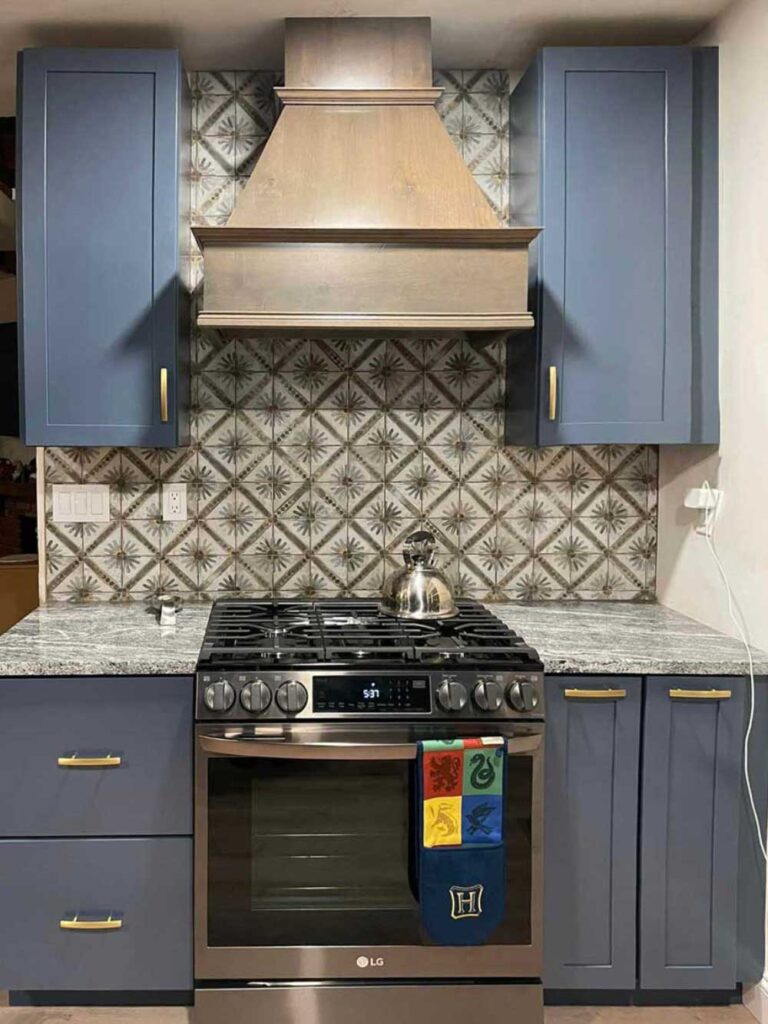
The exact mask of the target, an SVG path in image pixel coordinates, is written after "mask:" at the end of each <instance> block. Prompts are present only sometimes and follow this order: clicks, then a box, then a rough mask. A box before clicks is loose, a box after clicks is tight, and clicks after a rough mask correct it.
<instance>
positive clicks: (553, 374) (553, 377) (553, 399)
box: [548, 366, 557, 421]
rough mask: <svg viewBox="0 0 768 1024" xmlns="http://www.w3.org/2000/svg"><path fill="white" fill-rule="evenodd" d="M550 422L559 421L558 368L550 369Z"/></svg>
mask: <svg viewBox="0 0 768 1024" xmlns="http://www.w3.org/2000/svg"><path fill="white" fill-rule="evenodd" d="M548 416H549V419H550V421H553V420H555V419H557V367H556V366H550V368H549V410H548Z"/></svg>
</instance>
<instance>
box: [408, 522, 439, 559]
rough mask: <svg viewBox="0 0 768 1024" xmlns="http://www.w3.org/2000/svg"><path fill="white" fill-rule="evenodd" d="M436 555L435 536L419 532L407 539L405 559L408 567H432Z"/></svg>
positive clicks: (426, 532)
mask: <svg viewBox="0 0 768 1024" xmlns="http://www.w3.org/2000/svg"><path fill="white" fill-rule="evenodd" d="M434 553H435V535H434V534H433V533H430V532H429V530H417V531H416V532H415V533H411V534H409V535H408V536H407V537H406V538H405V547H404V548H403V559H404V560H405V564H406V565H422V564H423V565H430V564H431V562H432V559H433V557H434Z"/></svg>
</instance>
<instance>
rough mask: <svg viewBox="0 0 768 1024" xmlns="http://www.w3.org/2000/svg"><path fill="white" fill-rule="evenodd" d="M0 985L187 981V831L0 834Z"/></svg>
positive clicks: (40, 987)
mask: <svg viewBox="0 0 768 1024" xmlns="http://www.w3.org/2000/svg"><path fill="white" fill-rule="evenodd" d="M110 919H111V920H110ZM83 922H87V923H91V924H99V923H100V924H101V928H98V927H97V928H94V929H84V930H79V929H78V928H77V927H76V926H77V924H78V923H80V924H81V925H82V923H83ZM115 922H118V923H119V924H117V923H115ZM110 925H111V927H110ZM0 987H2V988H4V989H20V990H31V991H46V990H48V991H51V990H52V991H81V992H90V991H92V992H97V991H110V990H112V991H117V992H120V991H136V990H138V991H145V992H147V991H154V990H157V991H160V990H169V989H170V990H172V991H184V990H187V989H191V988H192V840H191V839H182V838H165V839H33V840H14V839H6V840H2V841H0Z"/></svg>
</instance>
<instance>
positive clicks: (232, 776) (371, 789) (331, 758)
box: [195, 600, 544, 1024]
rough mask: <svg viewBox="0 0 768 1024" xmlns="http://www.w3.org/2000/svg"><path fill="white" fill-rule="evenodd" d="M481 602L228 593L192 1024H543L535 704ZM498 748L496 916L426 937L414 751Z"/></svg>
mask: <svg viewBox="0 0 768 1024" xmlns="http://www.w3.org/2000/svg"><path fill="white" fill-rule="evenodd" d="M542 683H543V677H542V665H541V663H540V661H539V660H538V656H537V655H536V652H535V651H533V650H532V649H531V648H530V647H528V646H526V645H525V643H524V642H523V640H522V639H521V638H520V637H519V636H517V635H516V634H515V633H514V632H513V631H512V630H510V629H509V628H508V627H507V626H505V625H504V624H503V623H502V622H501V621H500V620H499V619H498V618H496V616H494V615H493V614H491V613H490V612H489V611H487V610H486V609H485V608H484V607H483V606H482V605H479V604H477V603H475V602H471V601H460V602H459V610H458V615H457V616H456V617H454V618H451V619H447V620H442V621H439V622H430V623H424V622H411V621H402V620H398V619H393V618H389V617H386V616H382V615H380V614H379V613H378V610H377V606H376V603H375V602H374V601H353V600H350V601H342V600H338V601H337V600H334V601H317V602H302V601H295V602H294V601H275V602H269V601H220V602H218V603H217V604H216V605H215V606H214V608H213V611H212V613H211V618H210V621H209V624H208V629H207V632H206V636H205V641H204V643H203V648H202V652H201V656H200V662H199V665H198V673H197V720H198V724H197V726H196V743H197V751H196V754H197V788H196V826H195V832H196V838H195V851H196V865H195V916H196V938H195V975H196V986H197V987H196V994H195V1013H196V1020H197V1022H198V1024H214V1022H216V1024H220V1022H221V1021H222V1020H227V1021H228V1022H229V1024H245V1022H246V1021H247V1022H249V1024H254V1022H255V1024H261V1022H262V1021H263V1022H264V1024H266V1022H269V1024H300V1022H304V1021H310V1020H311V1021H312V1022H313V1024H331V1022H333V1024H353V1022H354V1024H359V1022H360V1020H362V1019H365V1020H367V1021H369V1022H370V1024H379V1022H384V1021H385V1020H386V1021H388V1022H389V1021H390V1020H391V1019H392V1018H393V1016H394V1018H396V1019H400V1020H401V1021H403V1022H411V1021H413V1022H416V1021H421V1020H422V1019H423V1018H424V1016H425V1015H426V1014H428V1013H429V1014H432V1015H434V1016H436V1017H439V1019H440V1021H441V1024H458V1022H459V1021H462V1022H464V1021H465V1019H466V1018H467V1016H468V1015H470V1014H471V1015H477V1013H478V1012H480V1013H482V1012H488V1013H494V1014H504V1015H508V1017H509V1019H515V1020H516V1021H517V1022H518V1024H540V1022H541V1020H542V998H541V983H540V980H539V979H540V976H541V958H542V934H541V933H542V919H541V870H542V863H541V834H542V783H543V777H542V756H543V738H544V693H543V685H542ZM488 735H494V736H502V737H503V738H504V739H505V740H506V743H507V749H508V752H509V757H508V759H507V778H506V787H505V817H506V825H505V847H506V848H505V861H506V883H505V913H504V916H503V920H502V922H501V924H500V925H499V926H498V927H497V929H496V930H495V931H494V932H493V934H492V935H491V936H490V939H489V941H488V942H486V943H485V944H483V945H477V946H439V945H436V944H435V943H434V942H432V941H431V940H430V939H429V937H428V936H427V934H426V932H425V931H424V929H423V927H422V925H421V918H420V912H419V902H418V891H417V886H416V884H415V881H414V860H415V856H416V852H415V851H416V846H417V838H416V829H415V820H416V819H415V813H414V774H415V765H416V757H417V750H418V746H417V743H418V740H420V739H443V738H461V737H477V736H488Z"/></svg>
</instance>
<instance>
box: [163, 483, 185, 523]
mask: <svg viewBox="0 0 768 1024" xmlns="http://www.w3.org/2000/svg"><path fill="white" fill-rule="evenodd" d="M186 518H187V485H186V484H163V519H164V520H165V521H166V522H167V523H181V522H183V521H184V520H185V519H186Z"/></svg>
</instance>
